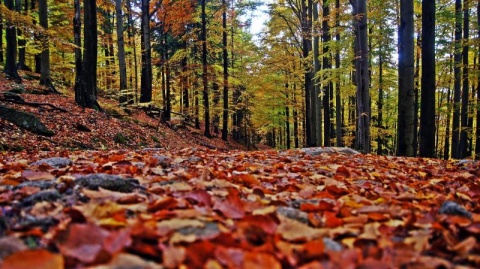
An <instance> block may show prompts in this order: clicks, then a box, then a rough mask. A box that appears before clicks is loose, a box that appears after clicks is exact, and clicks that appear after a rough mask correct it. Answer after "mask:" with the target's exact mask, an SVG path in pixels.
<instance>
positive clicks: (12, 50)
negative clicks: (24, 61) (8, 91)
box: [4, 0, 22, 83]
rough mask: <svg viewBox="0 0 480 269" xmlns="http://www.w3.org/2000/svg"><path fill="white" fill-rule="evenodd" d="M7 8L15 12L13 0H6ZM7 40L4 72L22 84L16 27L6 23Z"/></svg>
mask: <svg viewBox="0 0 480 269" xmlns="http://www.w3.org/2000/svg"><path fill="white" fill-rule="evenodd" d="M5 6H6V7H7V8H8V9H10V10H15V4H14V1H13V0H5ZM5 39H6V41H7V49H6V57H5V58H6V60H5V68H4V72H5V74H6V75H7V77H9V78H10V79H12V80H14V81H16V82H17V83H20V82H21V81H22V79H21V78H20V75H19V74H18V70H17V65H16V59H17V30H16V27H15V25H13V24H12V23H10V22H8V21H7V23H6V29H5Z"/></svg>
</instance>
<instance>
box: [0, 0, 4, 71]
mask: <svg viewBox="0 0 480 269" xmlns="http://www.w3.org/2000/svg"><path fill="white" fill-rule="evenodd" d="M0 4H2V1H0ZM0 36H2V37H3V16H2V14H0ZM3 61H4V58H3V38H0V64H3Z"/></svg>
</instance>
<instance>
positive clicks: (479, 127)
mask: <svg viewBox="0 0 480 269" xmlns="http://www.w3.org/2000/svg"><path fill="white" fill-rule="evenodd" d="M477 14H480V1H479V2H477ZM477 24H478V25H480V16H478V15H477ZM477 35H480V27H479V28H478V29H477ZM477 53H478V55H479V59H480V45H479V50H478V52H477ZM477 68H478V70H477V113H476V114H477V115H476V117H477V120H476V132H475V135H476V139H475V159H477V160H478V159H480V107H479V105H480V64H479V65H478V66H477Z"/></svg>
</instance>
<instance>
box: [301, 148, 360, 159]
mask: <svg viewBox="0 0 480 269" xmlns="http://www.w3.org/2000/svg"><path fill="white" fill-rule="evenodd" d="M301 151H303V152H305V154H307V155H309V156H312V157H314V156H319V155H321V154H323V153H327V154H332V153H343V154H346V155H354V154H360V152H358V151H355V150H353V149H351V148H347V147H325V148H321V147H317V148H303V149H301Z"/></svg>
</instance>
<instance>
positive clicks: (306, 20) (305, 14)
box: [300, 0, 316, 147]
mask: <svg viewBox="0 0 480 269" xmlns="http://www.w3.org/2000/svg"><path fill="white" fill-rule="evenodd" d="M305 2H306V3H305ZM311 8H313V4H312V0H307V1H302V4H301V16H300V18H301V20H300V23H301V26H302V56H303V60H304V63H303V64H304V67H303V68H304V88H305V133H306V135H305V136H306V143H307V147H314V146H315V140H314V137H315V124H316V123H315V122H313V113H314V105H315V104H313V105H312V103H313V102H315V101H314V100H312V91H313V83H312V71H311V67H310V64H309V63H308V62H307V58H308V55H309V54H310V52H311V51H312V19H311V17H310V16H309V15H310V14H311V13H312V12H311V11H310V10H311Z"/></svg>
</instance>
